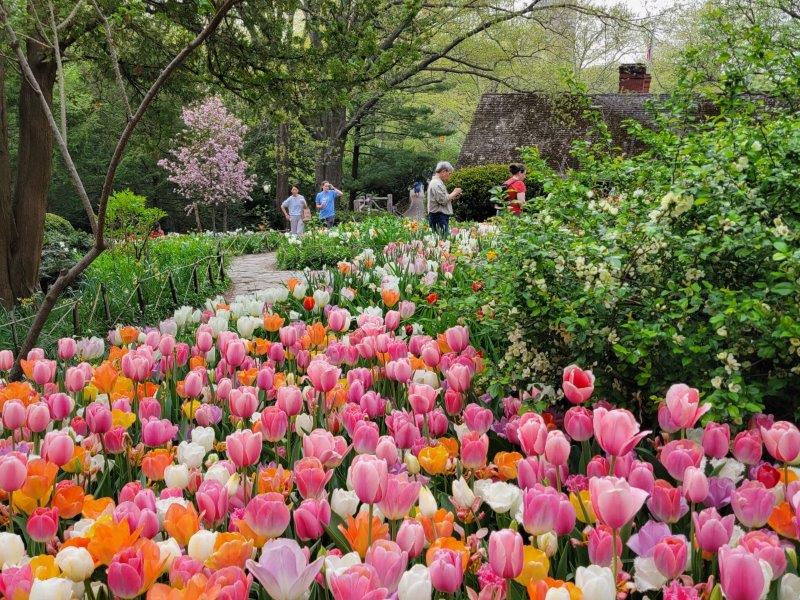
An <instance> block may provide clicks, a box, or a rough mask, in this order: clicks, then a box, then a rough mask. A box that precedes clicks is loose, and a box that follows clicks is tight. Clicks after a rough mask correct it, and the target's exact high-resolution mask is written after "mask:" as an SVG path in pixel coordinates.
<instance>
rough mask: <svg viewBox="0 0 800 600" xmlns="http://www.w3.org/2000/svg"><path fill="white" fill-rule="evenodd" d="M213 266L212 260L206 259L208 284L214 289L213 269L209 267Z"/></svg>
mask: <svg viewBox="0 0 800 600" xmlns="http://www.w3.org/2000/svg"><path fill="white" fill-rule="evenodd" d="M213 264H214V259H213V258H209V259H208V269H206V270H207V271H208V283H210V284H211V287H215V286H216V283H214V269H212V268H211V265H213Z"/></svg>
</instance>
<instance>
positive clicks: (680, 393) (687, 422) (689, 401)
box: [665, 383, 711, 429]
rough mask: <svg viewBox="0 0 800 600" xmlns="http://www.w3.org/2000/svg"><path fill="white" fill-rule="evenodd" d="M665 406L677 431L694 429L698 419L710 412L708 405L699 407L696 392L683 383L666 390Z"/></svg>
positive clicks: (698, 397)
mask: <svg viewBox="0 0 800 600" xmlns="http://www.w3.org/2000/svg"><path fill="white" fill-rule="evenodd" d="M665 405H666V407H667V410H668V411H669V415H670V418H671V420H672V422H673V423H674V424H675V425H676V426H677V427H678V429H688V428H690V427H694V426H695V423H697V421H699V420H700V417H702V416H703V415H704V414H706V413H707V412H708V411H709V410H711V405H710V404H703V405H702V406H701V405H700V392H699V391H698V390H696V389H695V388H691V387H689V386H688V385H686V384H683V383H676V384H675V385H672V386H671V387H670V388H669V389H668V390H667V395H666V399H665Z"/></svg>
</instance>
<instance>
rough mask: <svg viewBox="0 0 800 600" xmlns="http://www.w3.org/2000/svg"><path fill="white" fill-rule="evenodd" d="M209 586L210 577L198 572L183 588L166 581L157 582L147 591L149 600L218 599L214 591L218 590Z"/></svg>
mask: <svg viewBox="0 0 800 600" xmlns="http://www.w3.org/2000/svg"><path fill="white" fill-rule="evenodd" d="M207 587H208V577H207V576H206V575H204V574H203V573H197V574H195V575H193V576H192V578H191V579H189V581H188V582H186V585H185V586H184V587H183V588H182V589H179V588H174V587H170V586H168V585H166V584H164V583H157V584H155V585H154V586H153V587H151V588H150V590H149V591H148V592H147V600H216V596H215V595H213V593H212V592H216V593H218V590H209V589H207Z"/></svg>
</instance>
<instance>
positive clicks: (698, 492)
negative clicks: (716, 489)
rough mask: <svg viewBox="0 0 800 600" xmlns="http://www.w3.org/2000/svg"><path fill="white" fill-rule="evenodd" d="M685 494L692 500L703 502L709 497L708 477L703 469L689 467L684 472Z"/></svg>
mask: <svg viewBox="0 0 800 600" xmlns="http://www.w3.org/2000/svg"><path fill="white" fill-rule="evenodd" d="M683 494H684V495H685V496H686V498H687V499H688V500H689V501H690V502H694V503H698V502H703V501H704V500H705V499H706V498H707V497H708V477H706V475H705V473H703V471H702V469H699V468H697V467H688V468H687V469H686V470H685V471H684V472H683Z"/></svg>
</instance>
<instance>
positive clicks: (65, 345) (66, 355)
mask: <svg viewBox="0 0 800 600" xmlns="http://www.w3.org/2000/svg"><path fill="white" fill-rule="evenodd" d="M77 351H78V342H76V341H75V340H74V339H73V338H68V337H65V338H61V339H60V340H58V358H59V360H70V359H72V357H73V356H75V353H76V352H77Z"/></svg>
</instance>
